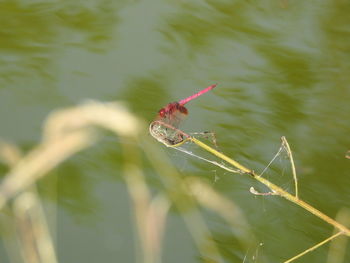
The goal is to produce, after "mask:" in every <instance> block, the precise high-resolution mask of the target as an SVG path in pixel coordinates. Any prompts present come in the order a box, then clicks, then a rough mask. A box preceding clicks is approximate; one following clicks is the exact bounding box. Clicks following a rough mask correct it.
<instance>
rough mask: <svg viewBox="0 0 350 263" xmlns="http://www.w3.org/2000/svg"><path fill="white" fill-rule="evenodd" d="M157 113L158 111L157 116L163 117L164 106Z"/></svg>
mask: <svg viewBox="0 0 350 263" xmlns="http://www.w3.org/2000/svg"><path fill="white" fill-rule="evenodd" d="M158 113H159V116H160V117H162V118H163V117H164V116H165V109H164V108H162V109H160V110H159V112H158Z"/></svg>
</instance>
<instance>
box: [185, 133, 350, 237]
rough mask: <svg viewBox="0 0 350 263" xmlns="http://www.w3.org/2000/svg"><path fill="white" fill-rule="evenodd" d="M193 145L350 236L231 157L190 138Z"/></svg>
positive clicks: (322, 215)
mask: <svg viewBox="0 0 350 263" xmlns="http://www.w3.org/2000/svg"><path fill="white" fill-rule="evenodd" d="M189 139H190V140H191V141H192V142H193V143H195V144H196V145H198V146H199V147H201V148H203V149H204V150H206V151H208V152H210V153H211V154H213V155H215V156H217V157H219V158H220V159H222V160H224V161H226V162H228V163H229V164H231V165H233V166H234V167H236V168H238V169H239V170H241V171H242V172H243V173H246V174H249V175H251V176H252V177H254V178H255V179H256V180H258V181H259V182H260V183H262V184H264V185H266V186H267V187H268V188H270V189H271V190H272V191H273V192H275V193H276V194H278V195H280V196H282V197H284V198H286V199H287V200H289V201H291V202H293V203H294V204H296V205H298V206H300V207H302V208H304V209H305V210H307V211H309V212H310V213H312V214H314V215H315V216H317V217H319V218H320V219H322V220H323V221H325V222H327V223H328V224H330V225H333V226H334V227H335V228H337V229H339V230H340V231H341V233H343V234H345V235H347V236H350V230H349V229H348V228H347V227H345V226H344V225H342V224H340V223H339V222H337V221H335V220H334V219H332V218H330V217H329V216H327V215H325V214H324V213H322V212H321V211H319V210H318V209H316V208H314V207H313V206H311V205H309V204H308V203H306V202H305V201H303V200H301V199H299V198H298V197H296V196H294V195H292V194H290V193H288V192H287V191H285V190H283V189H282V188H281V187H279V186H277V185H275V184H274V183H271V182H270V181H269V180H267V179H265V178H263V177H261V176H259V175H258V174H256V173H255V172H254V171H253V170H250V169H249V168H247V167H245V166H243V165H241V164H240V163H238V162H237V161H235V160H233V159H231V158H230V157H228V156H226V155H224V154H223V153H221V152H218V151H217V150H215V149H213V148H212V147H210V146H208V145H206V144H205V143H203V142H201V141H199V140H197V139H196V138H194V137H190V138H189Z"/></svg>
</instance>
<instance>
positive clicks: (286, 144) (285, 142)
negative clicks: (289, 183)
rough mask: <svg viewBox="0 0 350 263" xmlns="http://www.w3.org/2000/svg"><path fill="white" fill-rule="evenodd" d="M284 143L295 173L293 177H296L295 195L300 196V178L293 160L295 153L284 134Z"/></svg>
mask: <svg viewBox="0 0 350 263" xmlns="http://www.w3.org/2000/svg"><path fill="white" fill-rule="evenodd" d="M281 139H282V145H284V146H285V147H286V148H287V153H288V157H289V160H290V164H291V166H292V173H293V179H294V187H295V197H296V198H299V193H298V179H297V173H296V171H295V165H294V160H293V154H292V151H291V150H290V147H289V143H288V141H287V139H286V137H284V136H282V138H281Z"/></svg>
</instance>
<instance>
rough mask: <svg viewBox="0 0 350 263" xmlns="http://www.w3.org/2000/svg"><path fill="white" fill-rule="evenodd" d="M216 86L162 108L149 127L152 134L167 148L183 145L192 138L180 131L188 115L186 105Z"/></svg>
mask: <svg viewBox="0 0 350 263" xmlns="http://www.w3.org/2000/svg"><path fill="white" fill-rule="evenodd" d="M216 86H217V85H216V84H214V85H211V86H209V87H207V88H205V89H203V90H201V91H199V92H197V93H195V94H193V95H191V96H189V97H187V98H185V99H182V100H180V101H178V102H172V103H169V104H167V105H166V106H165V107H163V108H161V109H160V110H159V111H158V114H157V117H156V118H155V120H154V121H153V122H152V123H151V124H150V126H149V131H150V134H151V135H152V136H153V137H154V138H155V139H157V140H158V141H160V142H162V143H164V144H165V145H167V146H172V147H174V146H176V145H179V144H182V143H183V142H184V141H185V139H186V138H189V137H190V135H188V134H186V133H184V132H183V131H181V130H179V129H178V127H179V125H180V123H181V121H182V120H183V119H184V118H185V117H186V116H187V115H188V110H187V108H186V107H185V104H186V103H188V102H190V101H191V100H193V99H195V98H197V97H199V96H201V95H203V94H204V93H207V92H208V91H210V90H212V89H214V88H215V87H216Z"/></svg>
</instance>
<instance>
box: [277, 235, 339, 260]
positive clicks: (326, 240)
mask: <svg viewBox="0 0 350 263" xmlns="http://www.w3.org/2000/svg"><path fill="white" fill-rule="evenodd" d="M341 234H343V232H338V233H336V234H334V235H333V236H330V237H329V238H326V239H325V240H323V241H321V242H320V243H318V244H316V245H315V246H313V247H310V248H308V249H306V250H305V251H303V252H302V253H300V254H298V255H296V256H294V257H292V258H290V259H288V260H287V261H284V262H283V263H289V262H292V261H294V260H296V259H297V258H300V257H301V256H304V255H305V254H307V253H309V252H311V251H313V250H315V249H316V248H319V247H320V246H322V245H324V244H326V243H327V242H329V241H331V240H332V239H334V238H336V237H337V236H340V235H341Z"/></svg>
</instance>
